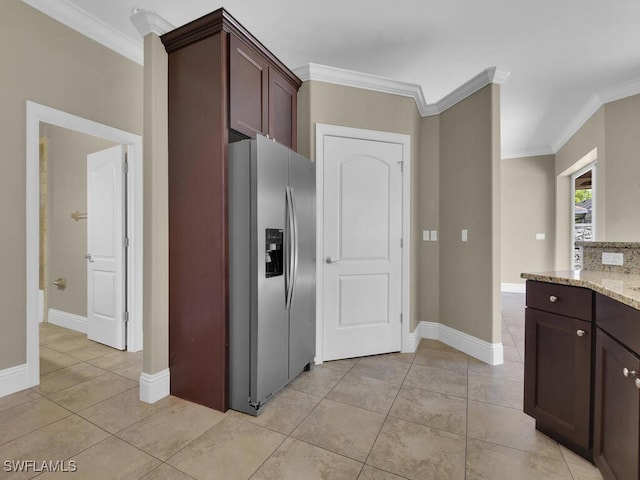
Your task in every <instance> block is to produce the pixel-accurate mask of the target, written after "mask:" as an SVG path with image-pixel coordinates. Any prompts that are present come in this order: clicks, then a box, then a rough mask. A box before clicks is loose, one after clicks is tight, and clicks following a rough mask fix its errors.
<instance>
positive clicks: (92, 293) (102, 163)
mask: <svg viewBox="0 0 640 480" xmlns="http://www.w3.org/2000/svg"><path fill="white" fill-rule="evenodd" d="M124 154H125V147H124V146H122V145H118V146H116V147H112V148H108V149H107V150H102V151H100V152H96V153H92V154H90V155H87V337H88V338H89V339H90V340H94V341H96V342H100V343H104V344H105V345H109V346H110V347H113V348H117V349H119V350H124V349H125V348H126V342H125V322H124V318H123V316H124V312H125V248H124V246H123V239H124V232H125V229H124V219H125V216H124V209H125V202H124V173H123V164H124V161H125V157H124Z"/></svg>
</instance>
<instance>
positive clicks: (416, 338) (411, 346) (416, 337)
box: [402, 325, 422, 353]
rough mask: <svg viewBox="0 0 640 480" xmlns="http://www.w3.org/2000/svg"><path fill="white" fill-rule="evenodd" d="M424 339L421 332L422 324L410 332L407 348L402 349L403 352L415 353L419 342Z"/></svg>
mask: <svg viewBox="0 0 640 480" xmlns="http://www.w3.org/2000/svg"><path fill="white" fill-rule="evenodd" d="M421 339H422V336H421V333H420V325H418V327H417V328H416V329H415V331H414V332H413V333H409V336H408V338H407V343H406V344H405V348H403V349H402V353H413V352H415V351H416V349H417V348H418V344H419V343H420V340H421Z"/></svg>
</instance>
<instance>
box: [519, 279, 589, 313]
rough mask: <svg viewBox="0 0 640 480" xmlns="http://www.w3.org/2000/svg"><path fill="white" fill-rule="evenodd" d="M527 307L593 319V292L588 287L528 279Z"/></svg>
mask: <svg viewBox="0 0 640 480" xmlns="http://www.w3.org/2000/svg"><path fill="white" fill-rule="evenodd" d="M527 307H531V308H536V309H538V310H543V311H545V312H550V313H557V314H559V315H565V316H567V317H573V318H579V319H581V320H587V321H591V319H592V311H593V292H592V291H591V290H589V289H587V288H581V287H570V286H568V285H558V284H555V283H546V282H535V281H531V280H528V281H527Z"/></svg>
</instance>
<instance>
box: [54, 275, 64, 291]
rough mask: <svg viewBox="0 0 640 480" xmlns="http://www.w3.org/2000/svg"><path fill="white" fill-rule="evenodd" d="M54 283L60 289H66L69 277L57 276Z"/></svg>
mask: <svg viewBox="0 0 640 480" xmlns="http://www.w3.org/2000/svg"><path fill="white" fill-rule="evenodd" d="M53 284H54V285H55V286H56V287H58V288H59V289H60V290H64V289H65V288H67V279H66V278H62V277H60V278H56V280H55V281H54V282H53Z"/></svg>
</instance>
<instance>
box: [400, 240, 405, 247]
mask: <svg viewBox="0 0 640 480" xmlns="http://www.w3.org/2000/svg"><path fill="white" fill-rule="evenodd" d="M403 247H404V238H401V239H400V248H403Z"/></svg>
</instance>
